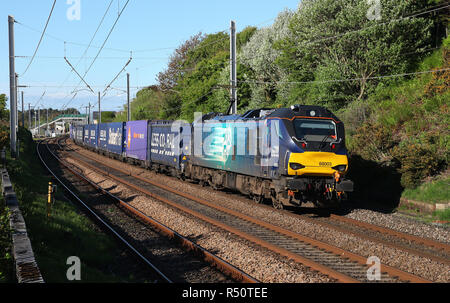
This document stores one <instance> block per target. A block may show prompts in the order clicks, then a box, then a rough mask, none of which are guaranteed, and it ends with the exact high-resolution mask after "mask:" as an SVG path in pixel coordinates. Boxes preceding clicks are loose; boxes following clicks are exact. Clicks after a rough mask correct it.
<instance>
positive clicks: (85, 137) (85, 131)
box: [83, 124, 90, 146]
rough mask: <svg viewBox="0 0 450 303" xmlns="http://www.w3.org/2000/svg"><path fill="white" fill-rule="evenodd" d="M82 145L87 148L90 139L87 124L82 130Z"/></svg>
mask: <svg viewBox="0 0 450 303" xmlns="http://www.w3.org/2000/svg"><path fill="white" fill-rule="evenodd" d="M83 143H84V144H85V145H87V146H89V143H90V138H89V124H86V125H85V126H84V128H83Z"/></svg>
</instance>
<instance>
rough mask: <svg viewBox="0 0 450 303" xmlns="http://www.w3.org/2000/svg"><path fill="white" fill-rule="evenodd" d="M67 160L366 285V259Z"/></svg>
mask: <svg viewBox="0 0 450 303" xmlns="http://www.w3.org/2000/svg"><path fill="white" fill-rule="evenodd" d="M70 157H73V158H74V159H75V160H76V161H77V162H78V163H79V164H81V165H83V166H85V167H86V168H88V169H90V170H93V171H95V172H96V173H98V174H102V175H104V176H105V177H108V178H111V179H113V180H115V181H116V182H119V183H121V184H124V185H126V186H128V187H130V188H133V189H134V190H137V191H139V192H141V193H143V194H145V195H147V196H150V197H152V198H154V199H157V200H159V201H162V202H164V203H167V204H168V205H170V206H171V207H173V208H176V209H178V210H180V211H182V212H185V213H188V214H190V215H192V216H194V217H197V218H199V219H200V220H202V221H205V222H208V223H210V224H212V225H214V226H217V227H219V228H221V229H223V230H226V231H228V232H231V233H233V234H235V235H237V236H239V237H241V238H243V239H246V240H248V241H250V242H252V243H254V244H256V245H258V246H262V247H264V248H266V249H269V250H271V251H273V252H275V253H277V254H279V255H282V256H285V257H287V258H289V259H292V260H294V261H296V262H298V263H301V264H303V265H305V266H308V267H310V268H312V269H314V270H317V271H320V272H321V273H323V274H326V275H328V276H329V277H331V278H333V279H335V280H337V281H339V282H369V280H368V276H367V269H368V266H367V264H366V262H367V259H366V258H364V257H362V256H358V255H356V254H353V253H351V252H349V251H345V250H343V249H341V248H338V247H335V246H332V245H329V244H326V243H322V242H320V241H317V240H314V239H312V238H309V237H305V236H301V235H299V234H297V233H294V232H291V231H289V230H286V229H283V228H280V227H278V226H275V225H273V224H270V223H267V222H263V221H261V220H258V219H256V218H252V217H249V216H246V215H244V214H242V213H239V212H236V211H234V210H231V209H227V208H224V207H221V206H218V205H214V204H212V203H209V202H208V201H205V200H203V199H200V198H197V197H194V196H192V195H189V194H186V193H183V192H180V191H178V190H175V189H173V188H170V187H168V186H165V185H164V184H157V183H155V182H153V181H152V180H149V179H146V178H143V177H141V176H138V175H132V174H131V173H130V172H129V171H125V170H121V169H119V168H117V167H111V166H108V165H106V164H105V163H100V162H99V161H98V160H96V159H94V158H92V157H88V156H86V155H81V154H77V153H76V152H75V151H74V150H72V152H70ZM381 271H382V275H381V282H398V281H400V282H401V281H410V282H429V281H427V280H426V279H423V278H420V277H418V276H415V275H413V274H410V273H407V272H404V271H401V270H398V269H396V268H393V267H390V266H387V265H384V264H383V265H382V266H381Z"/></svg>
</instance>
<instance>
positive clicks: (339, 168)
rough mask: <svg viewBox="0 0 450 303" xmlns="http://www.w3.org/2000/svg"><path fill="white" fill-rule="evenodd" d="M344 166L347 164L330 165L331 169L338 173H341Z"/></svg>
mask: <svg viewBox="0 0 450 303" xmlns="http://www.w3.org/2000/svg"><path fill="white" fill-rule="evenodd" d="M346 168H347V165H337V166H334V167H332V169H335V170H337V171H338V172H340V173H343V172H344V171H345V169H346Z"/></svg>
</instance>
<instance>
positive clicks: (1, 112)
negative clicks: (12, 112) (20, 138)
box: [0, 94, 9, 120]
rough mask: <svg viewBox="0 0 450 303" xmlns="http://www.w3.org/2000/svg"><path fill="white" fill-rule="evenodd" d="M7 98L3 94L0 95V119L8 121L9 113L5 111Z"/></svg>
mask: <svg viewBox="0 0 450 303" xmlns="http://www.w3.org/2000/svg"><path fill="white" fill-rule="evenodd" d="M7 100H8V98H7V97H6V95H5V94H1V95H0V119H1V120H6V119H9V111H8V110H7V109H6V101H7Z"/></svg>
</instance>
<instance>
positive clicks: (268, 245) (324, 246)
mask: <svg viewBox="0 0 450 303" xmlns="http://www.w3.org/2000/svg"><path fill="white" fill-rule="evenodd" d="M85 157H87V158H90V157H88V156H85ZM90 159H91V160H93V161H95V162H97V163H99V161H97V160H95V159H92V158H90ZM77 161H82V160H81V159H77ZM82 162H84V164H86V166H87V167H88V168H90V169H92V170H94V171H97V172H99V173H100V174H103V175H106V174H105V172H103V171H101V170H99V169H98V168H97V167H94V166H93V165H91V164H89V163H86V162H85V161H82ZM101 164H102V165H105V164H104V163H101ZM105 166H107V167H109V168H111V169H115V170H117V171H119V172H121V173H123V174H126V175H129V176H132V177H134V178H136V179H139V180H141V181H143V182H145V183H148V184H152V185H154V186H157V187H159V188H161V189H164V190H167V191H170V192H172V193H175V194H176V195H179V196H182V197H185V198H187V199H190V200H193V201H196V202H198V203H200V204H203V205H206V206H208V207H212V208H215V209H217V210H219V211H223V212H225V213H229V214H231V215H233V216H235V217H238V218H241V219H242V220H246V221H248V222H252V223H255V224H258V225H260V226H263V227H265V228H267V229H269V230H273V231H275V232H278V233H281V234H283V235H286V236H289V237H291V238H294V239H297V240H299V241H301V242H305V243H308V244H310V245H312V246H316V247H320V248H322V249H324V250H326V251H328V252H331V253H333V254H335V255H339V256H341V257H345V258H348V259H350V260H353V261H356V262H357V263H360V264H362V265H364V266H367V264H366V262H367V260H366V258H364V257H361V256H358V255H356V254H353V253H351V252H348V251H345V250H343V249H340V248H338V247H335V246H332V245H329V244H326V243H323V242H320V241H317V240H314V239H311V238H308V237H304V236H301V235H299V234H297V233H294V232H291V231H288V230H285V229H283V228H280V227H277V226H274V225H272V224H270V223H267V222H263V221H261V220H258V219H255V218H252V217H249V216H246V215H243V214H241V213H239V212H236V211H233V210H230V209H227V208H224V207H221V206H217V205H211V204H210V203H208V202H207V201H205V200H203V199H199V198H197V197H193V196H192V195H189V194H186V193H182V192H179V191H177V190H175V189H173V188H170V187H167V186H165V185H162V184H157V183H155V182H152V181H151V180H148V179H146V178H142V177H140V176H138V175H132V174H131V172H129V171H124V170H121V169H119V168H112V167H111V166H108V165H105ZM107 176H109V177H111V178H113V179H115V180H116V181H118V182H121V183H123V184H125V185H127V186H129V187H132V188H134V189H136V190H138V191H140V192H142V193H144V194H146V195H148V196H150V197H153V198H155V199H158V200H161V201H163V202H165V203H168V204H169V205H172V206H174V207H177V208H179V209H182V210H183V211H185V212H187V213H190V214H192V215H194V216H197V217H198V216H199V215H198V214H196V212H195V211H192V210H190V209H187V208H185V207H180V206H179V205H177V203H174V202H172V201H169V200H167V199H165V198H164V197H160V196H158V195H155V194H154V193H151V192H149V191H147V190H145V189H142V188H140V187H138V186H136V185H134V184H131V183H130V182H127V181H126V180H123V179H122V178H118V177H116V176H113V175H111V174H109V173H108V174H107ZM200 216H201V215H200ZM202 220H204V221H207V222H209V223H211V224H213V225H216V226H219V227H220V228H223V229H225V230H228V231H230V232H232V233H235V234H237V235H239V236H241V237H244V238H246V239H247V240H249V241H252V242H254V243H257V244H258V245H261V246H263V247H266V248H268V249H270V250H273V251H276V252H277V253H279V254H281V255H284V256H286V257H288V258H291V259H294V260H296V261H297V262H299V263H303V264H305V265H306V266H309V267H311V268H314V269H316V270H319V271H321V272H324V271H325V272H328V274H329V276H330V277H333V278H335V279H337V280H338V281H341V282H352V283H354V282H359V281H358V280H355V279H353V278H351V277H349V276H347V275H343V274H341V273H339V272H336V271H334V270H332V269H331V271H330V268H328V267H326V268H324V267H325V266H323V265H322V264H318V263H317V262H314V261H311V260H309V259H306V258H303V257H300V256H299V255H297V254H292V252H290V251H287V250H285V249H280V248H279V247H277V246H274V245H273V244H271V243H268V242H266V241H262V240H261V239H258V238H255V237H253V236H250V235H248V234H243V233H242V232H241V231H239V230H236V229H234V228H231V227H229V226H226V225H224V224H222V223H218V222H216V221H215V220H211V219H209V218H202ZM255 241H256V242H255ZM299 257H300V258H299ZM382 271H385V272H388V274H390V275H391V276H393V277H399V278H400V279H402V280H406V281H412V282H423V283H424V282H429V281H427V280H426V279H423V278H420V277H417V276H415V275H412V274H410V273H407V272H404V271H401V270H398V269H396V268H392V267H390V266H387V265H384V264H383V265H382Z"/></svg>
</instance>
